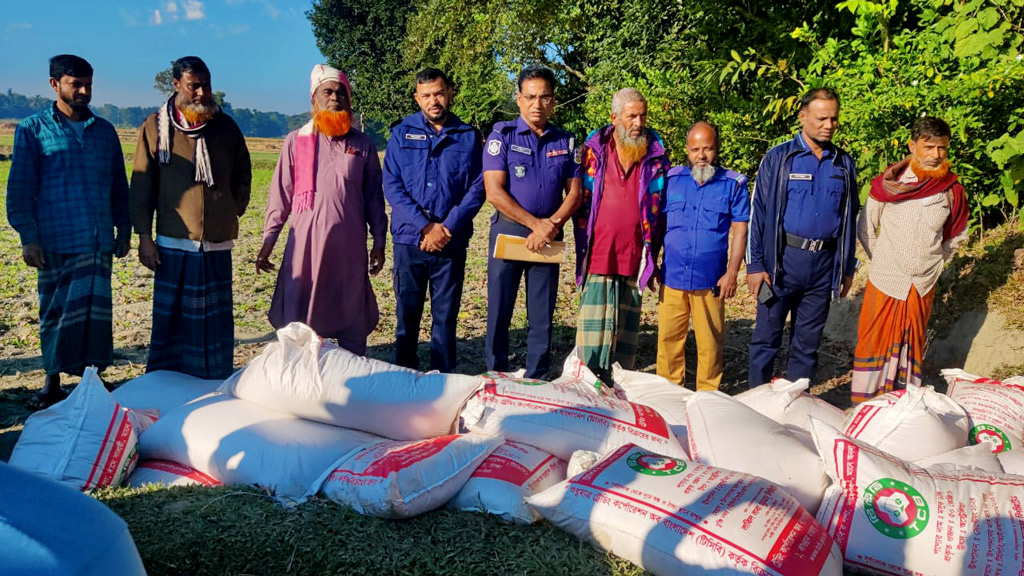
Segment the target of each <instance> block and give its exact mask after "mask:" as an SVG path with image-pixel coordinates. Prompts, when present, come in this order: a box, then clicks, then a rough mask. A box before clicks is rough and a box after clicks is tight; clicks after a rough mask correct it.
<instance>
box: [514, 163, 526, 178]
mask: <svg viewBox="0 0 1024 576" xmlns="http://www.w3.org/2000/svg"><path fill="white" fill-rule="evenodd" d="M512 173H513V174H515V175H516V178H526V166H524V165H522V164H516V165H515V166H513V167H512Z"/></svg>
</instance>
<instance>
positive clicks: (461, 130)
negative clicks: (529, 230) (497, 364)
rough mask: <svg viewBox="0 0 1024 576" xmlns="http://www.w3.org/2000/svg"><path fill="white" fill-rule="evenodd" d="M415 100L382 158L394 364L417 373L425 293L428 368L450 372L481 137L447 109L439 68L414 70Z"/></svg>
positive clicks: (448, 91) (479, 186) (448, 94)
mask: <svg viewBox="0 0 1024 576" xmlns="http://www.w3.org/2000/svg"><path fill="white" fill-rule="evenodd" d="M413 96H414V98H415V100H416V103H417V104H418V105H419V107H420V111H419V112H416V113H415V114H411V115H409V116H406V117H405V118H403V119H402V120H400V121H398V122H396V123H395V124H393V125H392V126H391V139H390V141H389V142H388V147H387V152H386V153H385V156H384V179H383V185H384V196H385V197H386V198H387V200H388V203H389V204H391V235H392V237H393V238H394V257H395V260H394V269H393V273H394V288H395V299H396V301H397V302H396V308H397V310H396V313H397V316H398V318H397V327H396V330H395V363H396V364H398V365H400V366H406V367H408V368H415V369H419V356H418V354H417V348H418V346H419V334H420V319H421V318H422V316H423V303H424V301H425V300H426V295H427V289H428V288H429V289H430V309H431V312H432V314H433V326H432V328H431V334H430V368H431V369H432V370H439V371H441V372H455V362H456V355H455V327H456V325H457V323H458V318H459V306H460V303H461V300H462V282H463V278H464V277H465V270H466V248H467V247H468V245H469V239H470V237H471V236H472V235H473V218H474V217H475V216H476V214H477V212H479V211H480V207H481V206H482V205H483V202H484V185H483V176H482V174H481V164H480V161H481V155H482V147H481V143H480V142H481V138H480V132H479V131H477V130H476V129H475V128H473V127H472V126H470V125H469V124H466V123H465V122H463V121H462V120H460V119H459V117H458V116H456V115H455V114H452V113H451V112H450V111H449V109H450V107H451V103H452V98H453V96H454V91H453V89H452V84H451V82H450V81H449V79H448V77H447V76H446V75H445V73H444V72H442V71H441V70H438V69H436V68H426V69H424V70H421V71H420V72H419V73H417V74H416V91H415V93H414V95H413Z"/></svg>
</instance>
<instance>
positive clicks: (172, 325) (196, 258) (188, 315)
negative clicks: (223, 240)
mask: <svg viewBox="0 0 1024 576" xmlns="http://www.w3.org/2000/svg"><path fill="white" fill-rule="evenodd" d="M158 249H159V250H160V264H159V265H158V266H157V268H156V274H155V279H154V283H153V336H152V338H151V340H150V343H149V361H148V362H147V364H146V372H153V371H155V370H174V371H175V372H184V373H185V374H191V375H193V376H197V377H199V378H209V379H217V378H227V377H228V376H229V375H231V372H232V364H233V360H234V346H235V320H234V317H233V310H232V301H231V251H230V250H216V251H213V252H188V251H185V250H175V249H172V248H164V247H162V246H160V247H158Z"/></svg>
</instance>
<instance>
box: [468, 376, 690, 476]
mask: <svg viewBox="0 0 1024 576" xmlns="http://www.w3.org/2000/svg"><path fill="white" fill-rule="evenodd" d="M462 421H463V423H464V424H465V426H466V427H467V428H468V429H469V430H471V431H473V432H479V433H481V434H489V435H493V436H504V437H505V438H506V439H507V440H511V441H513V442H521V443H523V444H528V445H530V446H535V447H537V448H540V449H541V450H544V451H545V452H549V453H551V454H554V455H555V456H557V457H559V458H561V459H562V460H568V459H569V458H570V457H571V456H572V453H573V452H574V451H576V450H590V451H594V452H598V453H601V454H604V453H607V452H609V451H611V450H614V449H616V448H618V447H619V446H623V445H625V444H631V443H635V444H637V445H639V446H643V447H645V448H647V449H649V450H652V451H655V452H658V453H661V454H666V455H669V456H674V457H685V456H686V452H685V450H684V449H683V447H682V446H681V445H680V444H679V441H678V440H676V437H675V436H674V435H673V434H672V432H671V431H670V430H669V428H668V424H667V423H666V422H665V419H664V418H662V417H661V415H660V414H658V413H657V412H656V411H655V410H654V409H653V408H650V407H648V406H644V405H642V404H633V403H631V402H627V401H625V400H620V399H618V398H616V397H615V396H604V395H601V394H598V393H597V392H596V390H595V389H594V388H592V387H589V386H586V385H581V384H578V383H575V382H570V383H555V382H547V383H545V382H539V381H538V382H536V383H533V382H524V381H521V380H509V379H493V378H489V379H487V380H486V381H485V384H484V386H483V388H482V389H481V390H480V391H478V392H477V393H476V394H475V395H474V396H473V397H472V398H470V399H469V402H467V403H466V407H465V409H464V410H463V411H462Z"/></svg>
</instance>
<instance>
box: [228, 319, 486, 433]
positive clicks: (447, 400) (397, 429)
mask: <svg viewBox="0 0 1024 576" xmlns="http://www.w3.org/2000/svg"><path fill="white" fill-rule="evenodd" d="M481 381H482V379H481V378H479V377H476V376H463V375H461V374H439V373H427V374H424V373H423V372H417V371H416V370H410V369H408V368H403V367H401V366H395V365H394V364H389V363H387V362H383V361H381V360H372V359H370V358H365V357H363V356H356V355H355V354H352V353H351V352H349V351H348V350H344V349H342V348H338V347H337V346H335V345H334V344H332V343H331V342H329V341H325V340H322V339H321V338H320V337H319V336H317V335H316V333H315V332H313V330H312V329H311V328H309V327H308V326H306V325H304V324H300V323H298V322H293V323H291V324H289V325H287V326H285V327H284V328H282V329H280V330H278V331H277V342H272V343H270V344H268V345H267V347H266V348H265V349H264V350H263V353H262V354H260V355H259V356H257V357H256V358H254V359H253V360H252V361H251V362H249V364H248V365H246V367H245V368H244V369H243V370H242V371H241V372H240V373H238V374H236V375H234V376H232V377H231V378H229V379H228V380H226V381H225V382H224V385H223V386H221V388H220V392H223V393H225V394H231V395H232V396H235V397H238V398H242V399H244V400H248V401H249V402H252V403H254V404H259V405H260V406H263V407H265V408H270V409H272V410H277V411H279V412H286V413H288V414H292V415H294V416H298V417H300V418H304V419H306V420H313V421H316V422H323V423H325V424H333V425H335V426H342V427H345V428H352V429H354V430H363V431H365V432H370V433H372V434H377V435H379V436H383V437H385V438H393V439H396V440H422V439H425V438H433V437H435V436H442V435H445V434H448V433H449V432H451V431H452V430H453V429H454V425H455V420H456V418H457V417H458V414H459V410H460V409H461V408H462V405H463V404H464V403H465V402H466V399H467V398H468V397H469V396H470V395H471V394H472V393H473V391H474V390H476V388H477V387H478V386H479V385H480V383H481Z"/></svg>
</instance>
